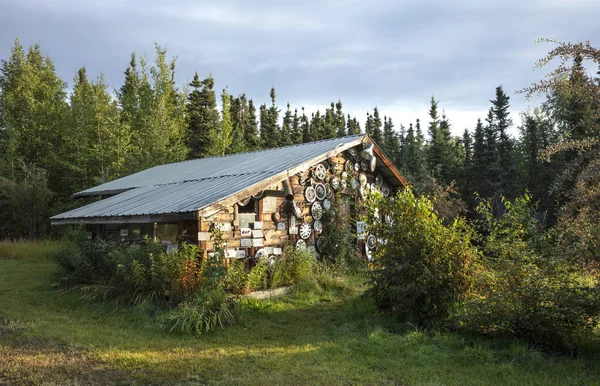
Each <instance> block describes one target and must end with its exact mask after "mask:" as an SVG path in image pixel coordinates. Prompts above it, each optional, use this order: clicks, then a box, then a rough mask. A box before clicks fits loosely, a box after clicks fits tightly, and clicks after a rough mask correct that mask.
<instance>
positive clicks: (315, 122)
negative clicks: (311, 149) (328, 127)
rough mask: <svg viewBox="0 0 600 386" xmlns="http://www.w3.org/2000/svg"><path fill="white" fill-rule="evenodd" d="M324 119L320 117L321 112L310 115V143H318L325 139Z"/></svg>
mask: <svg viewBox="0 0 600 386" xmlns="http://www.w3.org/2000/svg"><path fill="white" fill-rule="evenodd" d="M324 126H325V119H324V117H322V116H321V112H320V111H319V110H317V112H316V113H313V114H311V118H310V129H309V133H310V142H312V141H320V140H322V139H324V138H325V127H324Z"/></svg>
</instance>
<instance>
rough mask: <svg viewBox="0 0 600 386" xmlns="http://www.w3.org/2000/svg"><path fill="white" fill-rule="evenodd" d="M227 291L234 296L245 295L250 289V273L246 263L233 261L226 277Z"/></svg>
mask: <svg viewBox="0 0 600 386" xmlns="http://www.w3.org/2000/svg"><path fill="white" fill-rule="evenodd" d="M225 289H226V290H227V291H228V292H230V293H232V294H243V293H244V292H246V291H247V289H248V272H247V271H246V267H244V263H243V262H241V261H238V260H232V261H231V263H230V265H229V268H228V269H227V276H226V277H225Z"/></svg>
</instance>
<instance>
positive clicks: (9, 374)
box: [0, 315, 139, 385]
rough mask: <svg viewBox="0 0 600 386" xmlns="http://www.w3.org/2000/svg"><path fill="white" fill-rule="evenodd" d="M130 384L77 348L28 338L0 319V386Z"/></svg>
mask: <svg viewBox="0 0 600 386" xmlns="http://www.w3.org/2000/svg"><path fill="white" fill-rule="evenodd" d="M138 377H139V375H138ZM131 383H133V378H132V377H131V374H129V372H127V371H123V370H118V369H115V368H111V367H110V366H108V365H107V364H106V363H104V362H102V361H99V360H97V359H95V358H93V357H92V356H91V355H90V354H89V353H88V352H87V351H86V350H83V349H81V348H77V347H69V346H68V345H66V344H64V343H63V342H60V341H58V340H55V339H47V338H38V337H32V336H28V335H27V329H26V328H24V327H22V326H20V325H19V323H18V322H15V321H11V320H8V319H7V318H4V317H2V316H1V315H0V385H15V384H18V385H40V384H74V385H125V384H131Z"/></svg>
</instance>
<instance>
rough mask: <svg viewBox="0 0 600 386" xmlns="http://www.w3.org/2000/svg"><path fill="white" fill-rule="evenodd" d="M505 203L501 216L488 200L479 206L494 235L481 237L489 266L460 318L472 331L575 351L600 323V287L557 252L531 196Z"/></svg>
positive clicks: (458, 314) (486, 225) (460, 309)
mask: <svg viewBox="0 0 600 386" xmlns="http://www.w3.org/2000/svg"><path fill="white" fill-rule="evenodd" d="M504 204H505V207H506V212H505V213H504V214H503V215H502V217H501V218H500V219H495V218H494V216H493V215H492V210H491V205H490V204H489V203H488V202H484V203H483V204H482V205H481V206H480V208H479V212H480V213H481V215H482V217H483V219H484V220H483V224H482V225H483V228H484V230H485V231H486V232H487V233H489V235H488V236H487V238H485V239H483V240H482V245H483V249H484V251H485V255H486V258H485V260H484V267H485V269H484V270H482V271H480V272H479V275H478V280H477V291H476V292H473V293H472V294H471V296H469V297H468V299H466V301H465V302H464V304H462V305H461V307H459V308H458V309H457V313H456V316H455V320H456V321H457V322H458V323H459V325H460V326H461V327H462V328H464V329H467V330H470V331H477V332H485V333H496V334H504V335H509V336H513V337H516V338H519V339H522V340H525V341H528V342H531V343H534V344H537V345H543V346H547V347H551V348H555V349H572V348H573V347H574V343H575V342H574V341H575V340H577V339H578V338H581V337H583V336H589V334H590V333H591V332H592V331H593V330H594V328H596V326H598V322H599V318H600V286H597V285H596V286H595V287H594V285H593V283H594V280H590V277H589V276H588V275H587V274H586V273H585V272H584V271H583V270H582V269H581V268H580V267H579V266H578V265H577V263H576V262H574V261H572V260H569V259H568V258H565V257H564V256H561V255H553V253H552V252H553V250H552V246H553V245H554V242H553V240H552V237H551V233H549V232H545V231H544V230H543V229H542V228H541V227H540V226H539V224H538V223H537V220H536V219H535V206H534V205H532V204H531V202H530V198H529V196H528V195H525V196H523V197H520V198H517V199H516V200H514V202H508V201H506V202H505V203H504Z"/></svg>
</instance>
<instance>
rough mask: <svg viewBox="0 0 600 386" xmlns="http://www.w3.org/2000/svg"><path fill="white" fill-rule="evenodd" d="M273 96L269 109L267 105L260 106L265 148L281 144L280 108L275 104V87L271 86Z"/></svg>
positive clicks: (262, 138)
mask: <svg viewBox="0 0 600 386" xmlns="http://www.w3.org/2000/svg"><path fill="white" fill-rule="evenodd" d="M269 95H270V97H271V106H270V107H269V108H268V109H267V106H266V105H262V106H261V107H260V139H261V142H262V146H263V147H264V148H265V149H270V148H274V147H277V146H279V141H280V129H279V124H278V120H279V109H278V108H277V105H276V104H275V97H276V95H275V87H271V92H270V93H269Z"/></svg>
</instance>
